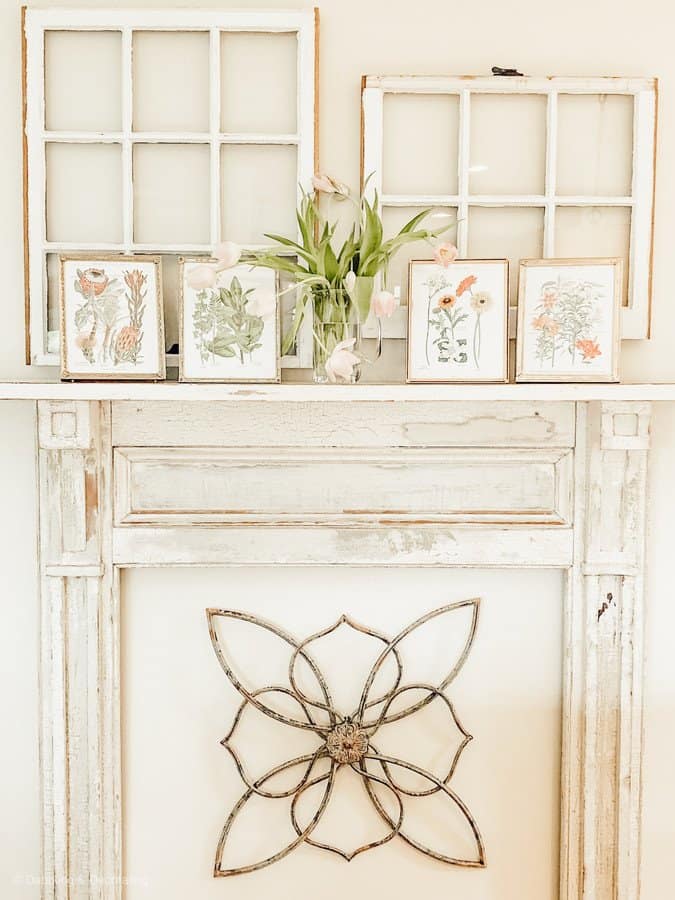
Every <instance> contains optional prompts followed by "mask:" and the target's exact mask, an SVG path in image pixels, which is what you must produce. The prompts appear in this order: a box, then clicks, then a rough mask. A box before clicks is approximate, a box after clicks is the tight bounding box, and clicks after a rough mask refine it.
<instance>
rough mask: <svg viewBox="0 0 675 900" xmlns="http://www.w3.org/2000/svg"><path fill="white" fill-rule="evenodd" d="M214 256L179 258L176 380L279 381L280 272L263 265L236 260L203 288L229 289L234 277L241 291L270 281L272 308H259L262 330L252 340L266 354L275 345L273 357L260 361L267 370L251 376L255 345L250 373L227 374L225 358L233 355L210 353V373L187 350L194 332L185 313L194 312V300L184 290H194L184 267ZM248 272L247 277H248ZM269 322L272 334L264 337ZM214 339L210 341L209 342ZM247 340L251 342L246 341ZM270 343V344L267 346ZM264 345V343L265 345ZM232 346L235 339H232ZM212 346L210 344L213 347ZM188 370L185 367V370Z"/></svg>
mask: <svg viewBox="0 0 675 900" xmlns="http://www.w3.org/2000/svg"><path fill="white" fill-rule="evenodd" d="M216 262H217V261H216V260H209V259H205V258H204V257H200V256H192V257H183V256H181V257H180V258H179V260H178V273H179V278H178V282H179V294H178V296H179V325H178V327H179V369H178V380H179V381H185V382H214V383H219V382H220V383H234V384H255V383H260V384H262V383H279V382H280V381H281V357H280V352H281V305H280V298H279V284H280V279H279V273H278V272H274V271H272V270H271V269H263V268H257V269H252V268H251V266H250V265H249V264H247V263H245V262H244V263H239V264H238V265H236V266H233V267H232V268H231V269H225V270H224V271H222V272H220V273H218V276H217V278H218V281H217V283H216V284H215V285H214V286H213V288H207V289H206V290H207V291H208V290H217V289H218V288H221V287H223V288H227V289H230V290H231V286H232V281H234V279H235V278H236V279H237V281H238V282H239V284H240V286H241V288H242V290H243V292H244V295H245V294H246V292H247V290H249V289H251V290H254V291H255V290H257V289H258V287H259V286H260V285H261V284H262V285H263V286H264V282H265V281H269V285H267V287H269V288H271V289H272V291H273V294H274V310H273V312H272V314H271V315H269V314H268V313H267V312H266V311H262V312H261V314H260V315H258V316H256V318H259V319H260V324H261V325H262V330H261V334H260V337H259V338H258V339H257V340H256V341H255V343H259V342H262V344H263V346H260V347H258V348H257V349H259V350H260V351H261V353H262V352H266V353H267V355H268V356H270V355H271V351H272V348H273V349H274V361H273V363H271V361H270V360H269V359H268V360H266V361H265V360H264V359H263V360H261V361H260V363H259V365H260V367H261V368H263V369H266V370H267V371H268V373H269V374H263V375H261V376H259V377H255V376H252V375H251V374H250V371H251V369H252V358H253V354H254V353H255V349H254V350H253V351H252V352H250V353H249V354H248V355H249V364H248V369H247V372H248V373H249V374H244V375H237V374H233V375H228V374H226V372H227V370H228V368H229V366H228V364H227V363H228V359H230V358H232V359H235V360H236V357H223V356H217V355H213V353H212V357H213V362H212V365H211V368H212V369H213V373H212V374H209V373H208V367H207V366H206V365H205V364H204V363H203V361H202V364H201V365H200V364H198V362H197V356H198V355H199V354H198V353H197V351H196V350H194V352H190V353H186V349H187V341H188V340H191V337H190V338H189V337H188V335H190V336H192V335H193V326H192V325H188V323H187V322H186V316H187V314H188V312H189V311H192V314H193V316H194V304H193V302H192V300H189V301H188V299H187V298H186V291H190V292H195V289H194V288H191V287H189V286H188V285H186V278H187V275H188V272H187V267H188V266H190V265H194V266H195V267H196V266H203V267H208V266H209V265H210V264H214V265H215V263H216ZM247 276H248V278H247ZM251 299H252V300H253V301H255V300H256V297H255V295H254V296H253V297H252V298H251ZM188 304H189V305H190V310H188ZM244 305H245V306H246V307H247V306H248V304H247V303H246V301H245V300H244ZM270 326H271V328H272V335H271V339H267V335H266V331H267V329H268V328H269V327H270ZM203 343H204V346H206V344H207V342H206V341H204V342H203ZM212 343H213V342H212ZM249 343H250V342H249ZM270 343H271V346H270ZM265 345H266V346H265ZM235 346H237V345H236V343H235ZM212 349H213V348H212ZM244 357H245V351H244V350H243V349H242V350H241V365H242V367H245V366H246V361H245V358H244ZM218 360H220V361H221V366H220V368H221V369H222V370H223V371H221V372H220V373H219V372H218V365H217V362H218ZM198 368H199V369H203V370H204V374H196V372H197V371H198ZM186 370H187V371H186Z"/></svg>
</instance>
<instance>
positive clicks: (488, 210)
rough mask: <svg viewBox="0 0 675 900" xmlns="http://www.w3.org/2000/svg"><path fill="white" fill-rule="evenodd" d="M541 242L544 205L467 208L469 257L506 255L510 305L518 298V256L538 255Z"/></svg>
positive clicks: (493, 257) (536, 256)
mask: <svg viewBox="0 0 675 900" xmlns="http://www.w3.org/2000/svg"><path fill="white" fill-rule="evenodd" d="M543 245H544V210H543V209H539V208H532V207H510V208H506V207H484V206H474V207H472V208H471V209H470V211H469V258H470V259H508V261H509V299H510V303H511V305H512V306H514V305H515V304H516V302H517V299H518V265H519V263H520V260H521V259H528V258H535V259H536V258H538V257H540V256H541V255H542V253H543Z"/></svg>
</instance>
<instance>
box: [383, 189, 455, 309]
mask: <svg viewBox="0 0 675 900" xmlns="http://www.w3.org/2000/svg"><path fill="white" fill-rule="evenodd" d="M420 212H422V207H415V206H406V207H394V206H390V207H385V208H384V209H383V210H382V225H383V227H384V236H385V238H390V237H393V236H394V235H395V234H397V233H398V232H399V231H400V230H401V228H403V226H404V225H405V224H406V222H408V221H409V220H410V219H412V217H413V216H416V215H417V214H418V213H420ZM456 222H457V210H456V209H441V208H438V209H435V210H434V211H433V212H432V213H430V214H429V216H428V217H427V218H426V220H425V221H424V222H423V227H426V228H430V229H439V228H443V227H446V226H451V227H449V228H448V231H447V234H446V235H444V236H443V238H442V240H448V241H452V242H453V243H454V242H455V241H456V240H457V228H456V224H455V223H456ZM433 253H434V251H433V247H432V246H431V245H430V244H427V243H426V242H424V241H420V242H419V243H415V244H407V245H405V246H403V247H402V248H401V249H400V250H399V251H398V253H397V254H396V255H395V256H394V258H393V259H392V261H391V263H390V264H389V271H388V273H387V287H388V288H389V290H392V291H393V290H394V288H396V287H400V288H401V303H404V304H405V303H407V302H408V265H409V263H410V260H411V259H431V258H432V256H433Z"/></svg>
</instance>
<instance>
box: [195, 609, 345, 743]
mask: <svg viewBox="0 0 675 900" xmlns="http://www.w3.org/2000/svg"><path fill="white" fill-rule="evenodd" d="M206 617H207V621H208V626H209V635H210V637H211V643H212V644H213V649H214V651H215V654H216V657H217V658H218V662H219V663H220V665H221V668H222V669H223V671H224V672H225V674H226V675H227V677H228V679H229V680H230V682H231V684H232V685H233V686H234V687H235V688H236V689H237V690H238V691H239V693H240V694H241V695H242V696H243V697H244V698H245V699H246V700H248V701H249V702H250V703H251V704H252V705H253V706H255V707H256V708H257V709H259V710H260V711H261V712H264V713H265V715H267V716H270V717H271V718H272V719H276V720H277V721H278V722H283V723H284V724H285V725H291V726H292V727H294V728H305V729H309V730H312V731H316V730H317V729H316V726H315V725H313V724H311V723H308V722H303V721H302V720H301V719H294V718H292V717H290V716H285V715H284V714H283V713H280V712H279V711H278V710H275V709H273V708H272V707H269V706H266V705H265V704H264V703H262V702H261V701H260V700H258V698H257V696H256V694H259V693H260V691H250V690H248V688H246V687H245V686H244V685H243V684H242V682H241V681H240V680H239V678H238V677H237V676H236V674H235V672H234V670H233V668H232V666H231V665H230V663H229V662H228V659H227V656H226V654H225V651H224V649H223V647H222V646H221V643H220V640H219V638H218V634H217V632H216V628H215V624H214V620H215V619H216V618H218V617H220V618H225V619H235V620H237V621H240V622H247V623H248V624H249V625H255V626H257V627H258V628H261V629H263V630H265V631H268V632H270V633H271V634H275V635H276V636H277V637H279V638H281V639H282V640H283V641H284V642H285V643H287V644H288V645H289V646H290V647H292V648H293V650H297V649H298V642H297V641H296V640H295V639H294V638H293V637H292V636H291V635H290V634H287V633H286V632H285V631H284V630H283V629H281V628H279V626H278V625H275V624H274V623H273V622H268V621H266V620H265V619H261V618H259V617H258V616H253V615H251V614H250V613H245V612H242V611H240V610H231V609H207V610H206ZM301 656H302V658H303V659H304V660H305V662H306V663H307V665H308V666H309V667H310V669H311V671H312V673H313V675H314V676H315V678H316V679H317V682H318V684H319V687H320V689H321V693H322V695H323V698H324V701H325V704H326V708H327V709H328V710H329V717H330V721H331V724H334V723H335V722H336V721H337V713H335V711H334V710H333V701H332V698H331V696H330V692H329V690H328V685H327V684H326V681H325V679H324V677H323V675H322V674H321V671H320V669H319V667H318V666H317V664H316V663H315V662H314V660H313V659H312V658H311V656H310V655H309V654H308V653H307V652H306V651H304V650H303V651H301ZM296 699H297V700H298V702H300V703H302V702H303V701H302V698H301V697H297V698H296Z"/></svg>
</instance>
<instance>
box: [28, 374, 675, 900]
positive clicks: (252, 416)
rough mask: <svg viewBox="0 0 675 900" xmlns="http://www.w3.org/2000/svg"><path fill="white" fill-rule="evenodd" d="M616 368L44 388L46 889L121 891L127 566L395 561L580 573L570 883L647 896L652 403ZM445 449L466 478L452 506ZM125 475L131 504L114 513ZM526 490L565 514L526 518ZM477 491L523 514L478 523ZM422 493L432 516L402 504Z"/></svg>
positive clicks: (571, 585)
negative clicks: (498, 382) (457, 391)
mask: <svg viewBox="0 0 675 900" xmlns="http://www.w3.org/2000/svg"><path fill="white" fill-rule="evenodd" d="M90 387H98V386H90ZM572 387H582V386H571V385H565V386H560V388H565V390H566V391H569V389H570V388H572ZM611 387H612V391H610V393H608V394H606V395H604V399H603V395H602V394H600V395H599V397H600V402H595V401H592V400H590V399H589V398H588V396H586V398H585V399H584V400H582V401H579V402H576V403H572V402H569V400H568V401H567V402H565V401H560V400H558V401H557V402H554V401H552V400H550V401H549V402H543V403H536V402H532V401H530V402H520V403H518V402H514V401H505V400H503V399H501V400H499V399H494V397H493V399H492V400H489V401H484V402H483V403H472V402H467V401H460V400H450V401H449V400H447V399H445V398H447V396H448V392H447V391H446V392H445V393H443V392H441V393H440V394H438V393H437V394H436V395H435V396H436V399H421V397H422V396H423V395H420V397H415V396H413V394H412V392H411V389H410V387H406V388H405V389H403V390H404V391H405V393H403V394H401V393H400V392H401V390H402V389H401V388H396V389H393V390H398V391H399V395H400V396H399V399H402V397H407V398H408V401H407V402H401V403H392V402H390V401H391V399H392V397H393V394H392V389H385V388H372V389H367V390H366V393H365V395H362V396H365V397H368V398H369V399H367V400H365V402H351V403H347V402H344V401H343V400H341V401H340V402H336V403H329V404H325V405H324V404H322V403H319V404H316V403H305V402H302V403H293V404H284V403H274V402H273V403H266V402H262V403H260V402H256V401H255V400H252V399H251V396H250V395H249V396H247V395H246V394H244V396H243V397H241V396H240V395H239V394H236V393H234V394H232V395H231V396H232V398H233V399H234V398H236V397H238V396H239V401H238V402H236V403H231V404H230V405H229V406H228V407H222V408H219V407H217V406H214V404H213V403H209V402H193V403H189V402H187V401H183V402H182V403H179V404H171V403H164V404H157V403H154V402H149V403H143V402H139V401H132V402H126V403H125V402H117V401H116V402H115V403H113V404H112V410H111V409H110V406H109V404H108V403H107V402H99V403H97V402H87V401H85V400H83V399H79V400H67V399H60V400H59V399H57V398H53V399H44V400H41V401H40V403H39V406H38V411H39V443H40V502H41V510H40V536H41V538H40V568H41V583H42V596H43V605H42V656H41V660H42V662H41V665H42V672H41V687H42V726H41V745H42V749H41V766H42V780H43V827H44V855H43V875H44V878H45V881H44V884H45V885H46V886H48V887H46V888H45V890H44V891H43V897H45V898H46V897H50V898H54V897H58V898H62V900H74V898H77V900H79V898H80V897H82V898H85V897H86V898H96V900H120V895H121V888H120V881H119V872H120V852H119V848H120V840H121V838H120V828H121V817H120V798H119V737H118V736H119V668H118V667H119V647H118V626H119V598H118V591H119V586H118V585H119V582H118V572H119V569H120V567H125V566H175V565H181V566H201V565H205V566H212V565H217V566H222V565H226V566H239V565H260V566H274V565H303V566H319V565H320V566H325V565H354V566H373V565H386V566H404V567H419V566H438V567H453V566H462V567H493V566H496V567H509V568H527V567H556V568H562V569H565V570H567V572H568V579H567V591H566V596H565V632H564V635H563V642H564V660H565V663H564V672H563V684H564V702H563V722H562V729H563V736H562V783H561V798H562V804H561V811H562V822H561V890H560V897H561V900H639V812H640V762H641V755H642V725H641V722H642V720H641V714H642V713H641V711H642V694H641V685H642V670H641V665H642V608H643V590H644V584H643V579H644V539H645V497H646V490H645V480H646V469H647V455H648V451H649V419H650V407H649V403H648V402H646V401H645V399H643V398H644V397H645V396H646V394H645V393H644V391H645V389H644V388H640V389H639V390H640V391H641V392H642V397H640V396H638V397H637V398H636V399H631V398H630V388H627V387H626V386H625V385H624V386H619V385H615V386H611ZM583 388H584V390H586V389H587V386H583ZM491 389H493V386H491ZM607 389H608V388H607V387H605V386H603V390H607ZM312 390H316V389H312ZM649 390H651V392H652V393H655V392H656V388H655V387H654V386H651V387H650V388H649ZM670 390H671V391H672V390H673V388H672V386H671V387H670ZM346 391H348V392H350V393H349V395H351V396H352V397H358V396H359V391H358V389H354V388H348V389H346ZM387 391H388V392H387ZM306 392H307V391H306V390H305V393H306ZM352 392H353V393H352ZM378 392H379V393H378ZM319 393H321V392H319ZM345 395H346V392H345ZM553 395H555V396H558V397H560V396H568V397H569V398H573V397H574V393H567V394H566V393H565V391H561V390H557V389H556V391H554V392H553ZM221 396H222V395H221ZM284 396H288V394H286V395H284V394H283V393H281V395H280V397H282V398H283V397H284ZM298 396H300V397H302V396H304V394H303V392H300V394H299V395H298ZM339 396H340V394H339V393H338V395H337V397H339ZM427 396H428V397H433V396H434V395H433V394H428V395H427ZM483 396H484V397H486V396H487V394H485V393H484V394H483ZM578 396H581V397H584V395H583V394H579V395H578ZM242 399H243V401H244V402H241V400H242ZM261 399H263V400H264V399H267V400H269V399H274V395H273V394H272V395H262V396H261ZM277 399H278V397H277ZM383 401H384V402H383ZM158 440H160V441H161V442H162V443H161V445H160V448H159V449H153V447H152V444H153V441H154V442H155V443H156V442H157V441H158ZM201 441H204V445H205V446H203V447H200V448H196V447H195V446H194V445H195V443H198V442H201ZM170 443H173V449H172V448H171V446H170ZM208 444H210V445H211V447H212V449H208V448H207V447H206V445H208ZM134 445H136V446H134ZM115 446H116V447H117V450H116V451H115V472H114V478H113V474H112V472H111V456H112V453H113V447H115ZM331 447H333V448H339V449H331ZM461 447H473V448H474V449H473V450H472V451H471V452H468V451H467V450H458V449H456V448H461ZM236 448H239V449H236ZM338 460H339V461H340V463H339V464H338ZM442 462H447V463H448V464H449V465H450V467H451V468H452V469H453V471H455V472H459V471H461V472H462V473H463V475H462V478H463V480H464V481H465V482H466V483H467V493H466V495H465V496H464V497H463V498H462V502H463V504H464V505H463V506H462V505H461V504H458V505H457V508H455V511H454V513H453V515H456V516H457V519H458V521H456V522H448V521H444V520H443V515H444V514H445V512H446V510H445V503H446V498H449V499H448V502H449V503H450V504H452V503H453V497H452V496H450V495H446V494H444V493H443V491H444V487H443V481H442V474H441V473H440V472H439V468H438V467H439V464H440V463H442ZM516 464H517V467H518V470H519V471H518V472H515V471H514V467H515V466H516ZM205 467H206V468H210V469H212V470H213V471H212V472H211V473H210V474H208V475H205V474H204V469H205ZM425 469H426V470H428V472H429V479H430V481H434V482H438V487H437V492H438V495H437V496H433V495H432V494H431V493H430V490H429V482H427V481H425V476H424V474H423V470H425ZM478 470H481V472H482V476H483V477H482V480H481V481H480V482H479V481H478V478H477V477H476V474H475V473H476V472H477V471H478ZM392 471H394V472H395V473H396V482H397V483H396V485H395V487H394V488H391V487H390V482H389V479H388V477H387V478H383V474H384V475H387V476H388V474H389V472H392ZM472 471H473V474H472ZM235 472H236V477H232V476H233V473H235ZM199 479H202V482H201V483H199ZM378 479H379V480H378ZM527 479H529V480H530V481H531V482H532V483H531V484H530V485H529V486H528V485H527V483H526V482H527ZM113 480H114V482H115V483H114V485H113ZM113 489H114V492H115V498H116V500H115V503H116V506H115V519H116V521H117V522H118V523H129V522H132V521H133V522H134V524H118V525H117V527H113V507H112V492H113ZM528 491H529V494H528V493H527V492H528ZM533 496H534V497H535V498H539V499H538V500H537V501H536V502H540V503H542V504H544V503H547V504H548V510H549V515H550V511H551V510H554V509H555V511H556V514H557V515H558V518H559V520H560V521H561V522H564V523H565V524H562V525H555V524H553V523H552V521H551V519H550V518H549V519H547V518H546V515H545V514H543V515H542V510H541V509H540V510H539V512H538V513H536V512H535V515H534V518H532V517H531V516H529V513H531V512H532V510H529V512H528V514H527V518H526V516H523V517H522V518H521V517H519V515H518V510H519V509H521V510H524V508H525V505H526V504H531V503H532V497H533ZM392 497H394V498H395V502H396V503H398V504H399V508H398V511H397V513H396V515H398V516H400V521H396V522H387V521H386V520H384V517H382V516H381V512H382V508H383V506H385V505H388V504H389V501H390V499H391V498H392ZM355 498H357V499H359V500H360V498H363V501H362V502H363V504H364V508H359V509H358V510H353V509H352V510H351V513H350V512H349V510H347V511H346V510H345V504H347V503H349V504H351V503H352V502H353V500H354V499H355ZM518 504H520V507H519V506H518ZM190 505H192V508H188V507H189V506H190ZM476 505H481V506H485V507H491V508H492V509H493V510H494V509H502V510H503V509H504V508H505V506H510V507H511V513H512V518H511V520H510V521H503V522H500V523H492V524H485V523H481V522H476V521H472V517H473V516H475V515H476ZM460 506H461V509H460V508H459V507H460ZM247 510H248V511H247ZM420 511H422V512H423V513H425V512H426V513H427V514H428V513H429V511H431V515H432V517H434V518H433V521H430V522H429V523H427V524H421V523H420V522H419V521H408V520H407V518H406V517H407V516H409V515H413V514H417V513H418V512H420ZM439 511H440V512H439ZM514 513H515V514H514ZM345 515H352V516H353V517H352V518H351V520H347V521H345V520H344V518H342V517H344V516H345ZM479 515H480V514H479ZM209 517H211V518H209ZM263 521H264V522H265V524H263ZM187 522H190V523H192V524H186V523H187ZM272 522H280V523H281V524H277V525H276V526H274V525H272ZM299 522H302V523H304V524H302V525H298V524H297V523H299ZM310 522H311V524H308V523H310ZM141 523H143V524H141ZM73 875H80V876H82V879H83V880H77V881H74V880H73V878H72V876H73ZM66 876H70V880H69V878H68V877H66ZM52 884H54V885H56V886H55V887H54V889H53V890H52V889H51V885H52Z"/></svg>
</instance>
